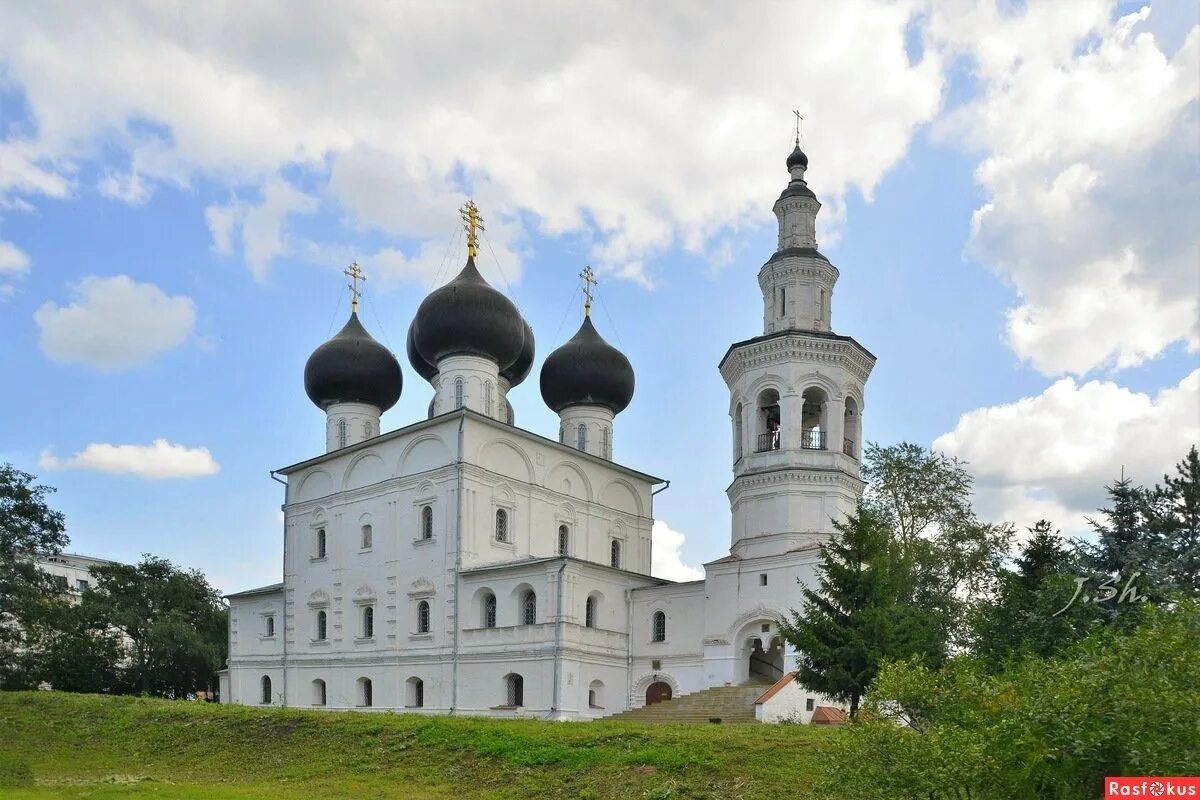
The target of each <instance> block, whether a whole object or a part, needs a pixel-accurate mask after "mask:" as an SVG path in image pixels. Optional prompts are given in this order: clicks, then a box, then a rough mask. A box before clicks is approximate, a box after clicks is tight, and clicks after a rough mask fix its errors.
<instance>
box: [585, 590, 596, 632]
mask: <svg viewBox="0 0 1200 800" xmlns="http://www.w3.org/2000/svg"><path fill="white" fill-rule="evenodd" d="M583 627H585V628H594V627H596V598H595V597H589V598H588V599H587V602H586V603H584V604H583Z"/></svg>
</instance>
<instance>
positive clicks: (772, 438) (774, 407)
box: [754, 389, 783, 453]
mask: <svg viewBox="0 0 1200 800" xmlns="http://www.w3.org/2000/svg"><path fill="white" fill-rule="evenodd" d="M782 425H783V419H782V417H781V416H780V411H779V392H778V391H777V390H775V389H764V390H763V391H762V393H761V394H760V395H759V396H758V442H757V445H756V446H755V448H754V451H755V452H756V453H765V452H767V451H768V450H778V449H779V447H780V441H779V431H780V428H781V427H782Z"/></svg>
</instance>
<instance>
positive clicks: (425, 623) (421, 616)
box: [417, 600, 429, 633]
mask: <svg viewBox="0 0 1200 800" xmlns="http://www.w3.org/2000/svg"><path fill="white" fill-rule="evenodd" d="M417 633H429V601H427V600H422V601H421V602H419V603H417Z"/></svg>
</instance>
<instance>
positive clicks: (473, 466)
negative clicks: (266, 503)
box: [220, 142, 875, 722]
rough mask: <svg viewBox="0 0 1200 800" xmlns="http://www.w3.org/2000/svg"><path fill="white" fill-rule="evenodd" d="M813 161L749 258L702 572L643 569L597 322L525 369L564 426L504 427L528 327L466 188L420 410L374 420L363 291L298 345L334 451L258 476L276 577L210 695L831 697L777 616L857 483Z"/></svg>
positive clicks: (801, 712) (418, 324)
mask: <svg viewBox="0 0 1200 800" xmlns="http://www.w3.org/2000/svg"><path fill="white" fill-rule="evenodd" d="M807 167H808V158H807V157H806V156H805V154H804V153H803V152H802V151H801V149H800V147H799V142H797V146H796V148H795V150H793V151H792V153H791V154H790V155H789V156H788V159H787V169H788V172H789V173H790V181H789V182H788V184H787V186H786V188H785V189H784V190H783V193H782V194H781V195H780V196H779V199H778V200H777V201H776V202H775V205H774V212H775V215H776V216H777V217H778V220H779V243H778V249H777V250H776V251H775V253H774V254H772V255H771V256H770V258H768V259H767V261H766V263H765V264H764V265H763V266H762V269H761V270H759V273H758V283H759V286H760V287H761V289H762V297H763V331H762V334H761V335H759V336H755V337H753V338H750V339H746V340H744V341H741V342H736V343H734V344H733V345H731V346H730V348H729V350H728V352H727V353H726V354H725V356H724V358H722V359H721V362H720V364H719V365H718V366H719V369H720V372H721V375H722V377H723V378H724V379H725V382H726V384H727V385H728V387H729V414H730V427H731V433H732V436H731V439H732V447H731V452H730V457H731V462H732V465H733V481H732V483H731V484H730V486H729V489H728V490H727V493H728V496H729V503H730V507H731V509H732V516H733V525H732V531H731V533H730V540H731V546H730V549H729V552H728V554H726V555H724V556H722V557H720V558H717V559H716V560H714V561H711V562H709V563H707V564H705V565H704V568H705V578H704V580H698V581H689V582H684V583H674V582H671V581H667V580H663V579H661V578H655V577H653V576H652V575H651V574H650V563H651V562H650V549H651V535H650V532H651V526H652V523H653V520H654V495H655V493H656V491H659V490H661V489H662V488H665V483H666V482H665V481H664V480H663V479H661V478H658V477H655V476H653V475H648V474H646V473H644V472H640V471H638V470H637V469H635V468H634V467H631V466H626V465H624V464H621V463H618V462H617V461H616V460H614V457H613V453H614V442H615V439H616V427H617V425H616V417H617V416H618V415H619V414H620V413H621V412H622V411H623V410H624V409H625V408H626V407H627V406H628V405H629V404H630V402H631V400H632V399H633V395H634V370H633V367H632V365H631V364H630V362H629V360H628V359H627V358H626V357H625V356H624V355H623V354H622V353H621V352H619V351H618V350H617V349H616V348H614V347H613V346H612V345H610V344H609V343H608V342H606V341H605V340H604V338H602V337H601V335H600V334H599V332H597V330H596V328H595V327H594V325H593V323H592V320H591V318H590V314H589V313H585V317H584V319H583V324H582V325H581V326H580V328H579V331H578V333H576V334H575V336H574V337H573V338H572V339H570V340H569V341H568V342H567V343H566V344H564V345H563V346H562V347H560V348H558V349H557V350H555V351H554V352H552V353H551V354H550V355H549V356H548V357H547V358H546V360H545V363H544V364H543V366H542V370H541V373H540V383H541V393H542V397H543V399H544V400H545V402H546V404H547V405H548V406H549V407H550V408H551V409H552V410H553V411H555V412H556V413H557V414H558V415H559V418H560V420H561V423H560V426H559V430H558V431H557V434H556V435H555V434H554V432H547V433H551V437H547V436H544V435H542V434H540V433H537V432H533V431H527V430H525V429H523V428H521V427H519V426H518V425H517V424H516V421H515V420H514V417H513V410H512V406H511V405H510V404H509V403H508V401H507V399H506V395H507V393H508V391H509V390H510V389H512V387H514V386H516V385H517V384H519V383H521V382H522V381H524V380H525V379H526V378H527V377H528V375H529V373H530V371H531V369H532V367H533V362H534V337H533V331H532V330H531V329H530V327H529V325H528V324H526V322H525V320H524V319H523V318H522V317H521V314H520V312H519V311H518V309H517V308H516V306H515V305H514V304H513V303H512V302H511V301H510V300H509V299H508V298H506V297H505V296H504V295H503V294H502V293H500V292H499V291H497V290H496V289H493V288H492V287H491V286H489V285H488V283H487V282H486V281H485V280H484V279H483V278H482V277H481V276H480V274H479V272H478V271H477V270H476V267H475V255H476V249H477V238H476V231H477V228H478V224H477V223H478V217H477V213H476V210H475V207H474V205H473V204H468V207H467V210H466V212H465V214H464V217H465V219H466V222H467V232H468V237H467V244H468V247H467V249H468V257H467V262H466V265H465V266H464V267H463V269H462V271H461V272H460V273H459V274H458V276H457V277H455V278H454V279H453V280H452V281H450V282H449V283H447V284H446V285H444V286H442V287H440V288H438V289H436V290H434V291H433V292H432V293H430V294H429V296H428V297H426V298H425V299H424V301H423V302H422V303H421V305H420V307H419V309H418V310H417V313H416V317H415V318H414V320H413V322H412V325H411V327H410V328H409V332H408V346H407V351H408V353H407V355H408V359H409V362H410V364H411V366H412V368H413V370H414V371H415V372H416V373H417V374H418V375H420V377H421V378H423V379H425V380H427V381H428V382H429V383H430V384H432V386H433V389H434V398H433V402H432V404H431V405H430V408H429V415H428V418H427V419H423V420H420V421H417V422H414V423H413V424H411V425H407V426H405V427H402V428H400V429H398V430H393V431H387V432H384V431H381V430H380V415H381V414H382V413H383V412H384V411H386V410H387V409H388V408H390V407H391V406H393V405H394V404H395V403H396V401H397V400H398V398H399V396H400V392H401V388H402V383H403V380H402V375H401V369H400V364H399V363H398V362H397V359H396V358H395V356H394V355H393V354H392V353H391V352H389V351H388V350H387V349H386V348H385V347H383V346H382V345H381V344H379V343H378V342H377V341H376V340H375V339H373V338H372V337H371V336H370V334H368V333H367V331H366V330H365V329H364V328H363V326H362V324H361V323H360V322H359V319H358V316H357V313H356V308H357V304H355V311H352V313H351V315H350V319H349V321H348V322H347V323H346V325H345V327H344V328H342V330H341V331H340V332H338V334H337V335H336V336H334V337H333V338H332V339H330V340H329V341H328V342H326V343H324V344H322V345H321V346H320V347H318V348H317V350H316V351H315V352H314V353H313V354H312V356H311V357H310V358H309V360H308V363H307V365H306V367H305V370H304V386H305V390H306V392H307V394H308V396H309V398H311V400H312V401H313V402H314V403H315V404H316V405H317V406H318V407H319V408H321V409H322V410H323V411H324V412H325V414H326V452H324V453H322V454H320V455H317V456H314V457H313V458H310V459H308V460H306V461H302V462H300V463H298V464H293V465H291V466H289V467H285V468H283V469H280V470H276V471H275V473H273V474H275V475H277V476H280V478H281V479H282V480H283V481H285V482H286V487H287V488H286V495H285V501H284V506H283V511H284V553H283V582H282V583H279V584H274V585H271V586H264V587H262V588H259V589H251V590H248V591H244V592H239V593H237V594H233V595H230V596H229V598H228V599H229V603H230V615H229V652H230V656H229V662H228V667H227V669H225V670H223V671H222V673H221V675H220V678H221V683H220V691H221V698H222V700H223V701H224V702H232V703H242V704H256V705H257V704H263V705H286V706H292V707H301V708H308V707H324V708H329V709H355V708H357V709H376V710H392V711H410V712H420V713H430V714H464V715H491V716H527V717H536V718H542V719H571V720H580V719H593V718H600V717H606V716H611V715H613V714H617V713H619V712H626V715H625V716H632V715H637V714H646V713H650V712H652V711H653V710H654V707H655V706H656V705H658V704H660V703H661V705H659V706H658V707H659V708H666V707H669V706H672V705H678V704H679V703H682V702H683V701H684V700H686V699H687V697H689V696H693V695H694V696H696V697H702V696H704V693H705V692H706V690H707V693H708V694H709V696H716V695H717V694H719V693H720V692H721V690H722V689H725V690H726V694H727V695H728V692H729V691H732V690H730V689H728V688H727V687H741V688H739V690H738V691H739V692H740V694H738V693H735V694H734V695H732V696H733V697H734V698H735V700H734V701H732V702H733V703H734V705H735V706H737V705H739V704H740V705H742V706H744V707H745V708H744V709H743V708H730V706H729V702H730V701H729V700H728V697H727V698H726V701H725V706H723V708H724V709H725V711H726V712H727V713H728V714H729V715H730V716H731V717H733V716H737V715H742V716H743V717H744V715H745V714H747V713H748V714H752V715H754V716H751V717H750V719H751V720H753V719H755V718H757V719H759V720H762V721H776V720H779V719H781V718H792V719H797V720H799V721H803V722H808V721H810V720H811V719H812V717H813V713H814V711H817V712H818V713H819V712H820V710H821V709H822V708H823V707H825V710H828V708H827V707H828V706H832V705H835V704H833V703H830V702H829V701H828V700H827V699H826V698H823V697H818V696H814V695H813V694H812V693H811V692H806V691H805V690H803V689H802V688H801V687H799V686H798V685H797V684H795V682H794V681H792V680H791V679H790V677H791V676H790V672H789V671H790V670H791V669H792V668H793V666H794V664H795V659H794V655H795V654H794V653H793V652H791V651H790V649H789V646H788V645H787V644H786V643H785V642H783V640H782V639H781V637H780V636H779V621H780V619H782V618H783V617H784V616H785V615H786V614H787V613H788V611H789V609H792V608H796V607H798V606H799V605H800V604H801V594H800V589H801V587H802V586H805V585H812V584H814V583H815V580H816V577H815V576H816V565H817V556H818V552H817V551H818V545H819V543H820V542H821V541H822V540H824V539H825V538H826V537H828V536H829V535H830V534H831V533H832V531H833V527H832V520H833V519H835V518H840V517H842V516H844V515H846V514H847V513H849V512H850V511H852V510H853V508H854V506H855V503H856V501H857V498H858V496H859V494H860V493H861V491H862V487H863V485H862V482H861V480H860V479H859V456H860V450H861V443H862V433H861V431H862V427H861V426H862V412H863V408H864V389H865V386H866V382H867V378H868V376H869V375H870V373H871V369H872V367H873V366H874V363H875V358H874V356H872V355H871V354H870V353H869V352H868V351H867V350H866V349H864V348H863V347H862V346H861V345H860V344H858V342H856V341H855V340H854V339H852V338H850V337H849V336H842V335H839V334H836V333H834V332H833V331H832V329H831V311H832V300H833V288H834V284H835V283H836V281H837V278H838V270H837V269H836V268H835V267H834V266H833V264H831V263H830V262H829V261H828V259H826V258H825V256H823V255H822V254H821V253H820V252H818V250H817V242H816V231H815V222H816V216H817V212H818V211H819V209H820V207H821V204H820V203H819V202H818V200H817V198H816V195H814V193H813V192H812V190H811V189H810V188H809V187H808V184H807V183H806V182H805V179H804V175H805V170H806V169H807ZM353 271H356V269H355V270H353ZM355 299H356V300H357V295H355ZM589 301H590V294H589ZM588 308H589V310H590V302H589V304H588ZM671 698H675V700H674V701H672V702H663V701H670V700H671ZM643 707H646V708H643ZM632 709H641V710H639V711H631V710H632ZM701 713H706V712H701ZM634 718H637V717H636V716H634Z"/></svg>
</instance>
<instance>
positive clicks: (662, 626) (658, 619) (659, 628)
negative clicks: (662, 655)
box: [651, 611, 667, 642]
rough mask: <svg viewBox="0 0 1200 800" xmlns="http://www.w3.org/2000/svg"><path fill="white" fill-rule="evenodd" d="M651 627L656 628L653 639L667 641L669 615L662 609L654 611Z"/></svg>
mask: <svg viewBox="0 0 1200 800" xmlns="http://www.w3.org/2000/svg"><path fill="white" fill-rule="evenodd" d="M651 627H653V629H654V635H653V636H652V637H651V638H652V641H655V642H665V641H666V640H667V615H666V614H664V613H663V612H661V611H655V612H654V618H653V622H652V625H651Z"/></svg>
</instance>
